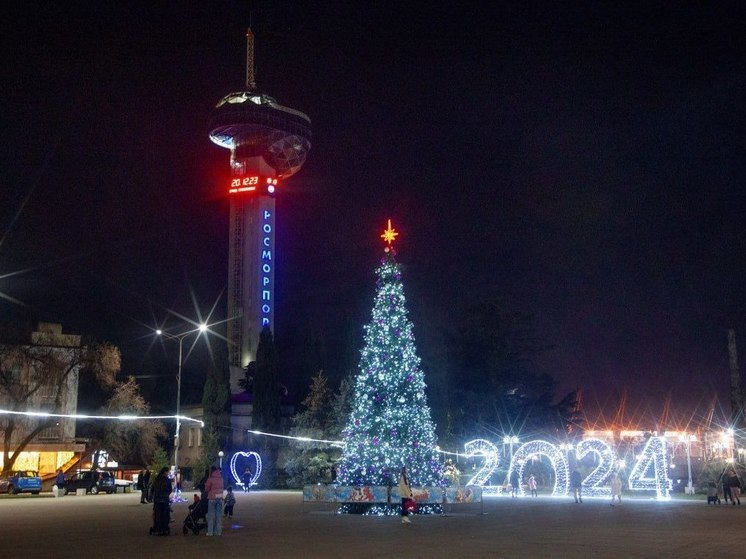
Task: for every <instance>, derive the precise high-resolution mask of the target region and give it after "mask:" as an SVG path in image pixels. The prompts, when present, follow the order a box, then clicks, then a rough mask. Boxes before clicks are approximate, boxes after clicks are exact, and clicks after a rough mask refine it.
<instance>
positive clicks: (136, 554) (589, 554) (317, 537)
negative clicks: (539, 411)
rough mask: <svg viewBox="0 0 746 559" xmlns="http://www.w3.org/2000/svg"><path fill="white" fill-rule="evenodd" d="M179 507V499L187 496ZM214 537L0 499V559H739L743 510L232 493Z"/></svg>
mask: <svg viewBox="0 0 746 559" xmlns="http://www.w3.org/2000/svg"><path fill="white" fill-rule="evenodd" d="M187 496H188V497H191V495H190V494H187ZM236 497H237V503H236V508H235V514H234V518H233V521H232V522H230V523H228V521H225V523H224V528H223V536H221V537H220V538H216V537H213V538H208V537H206V536H205V532H204V531H202V532H201V534H200V535H199V536H194V535H192V534H191V533H190V534H189V535H187V536H184V535H182V530H181V528H182V523H183V520H184V518H185V517H186V514H187V505H188V503H179V504H176V505H174V514H173V516H172V519H173V523H172V524H171V527H172V530H171V531H172V535H171V536H169V537H155V536H149V535H148V528H149V527H150V525H151V514H152V508H151V506H149V505H141V504H140V502H139V494H137V493H134V494H117V495H97V496H90V495H89V496H85V497H78V496H72V495H68V496H67V497H63V498H61V499H54V498H51V497H34V496H31V495H23V496H19V497H15V498H11V497H5V496H2V497H0V518H2V526H3V532H2V550H3V557H8V558H11V557H12V558H16V557H17V558H35V557H39V558H42V557H43V558H45V559H48V558H50V557H53V558H57V557H62V558H66V557H70V558H72V557H75V558H76V559H79V558H80V557H86V558H99V557H101V558H107V559H115V558H120V557H121V558H125V557H127V558H135V559H138V558H148V559H150V558H161V557H163V558H166V557H173V558H179V559H191V558H194V559H197V558H199V559H205V558H206V557H220V558H221V559H229V558H231V557H234V556H235V557H253V558H275V557H277V558H285V557H288V558H290V557H294V558H296V557H297V558H316V557H340V558H342V557H344V558H356V557H360V558H369V557H401V558H416V559H419V558H422V559H427V558H433V557H435V558H441V557H442V558H446V557H447V558H450V559H453V558H469V557H473V558H481V557H520V558H532V557H541V558H547V557H552V558H554V557H558V558H563V557H578V558H583V559H601V558H615V559H616V558H619V557H634V558H637V557H672V558H677V559H684V558H697V559H702V558H709V557H712V558H717V559H722V558H729V557H734V558H735V557H739V558H740V557H744V554H746V531H745V529H746V505H744V506H741V507H738V506H735V507H734V506H731V505H720V506H716V505H709V506H708V505H707V504H706V499H705V497H704V496H701V497H697V498H696V500H689V499H685V498H681V499H674V500H672V501H667V502H657V501H653V500H646V499H629V498H628V499H626V500H625V502H624V503H623V504H622V505H621V506H615V507H611V506H610V505H609V503H608V501H607V500H597V499H585V502H584V503H583V504H575V503H574V502H573V501H572V499H569V498H568V499H552V498H548V497H538V498H530V497H523V498H520V499H510V498H506V497H491V498H490V497H488V498H486V499H485V502H484V507H483V508H484V513H485V514H480V513H481V507H480V506H479V504H475V505H465V506H464V507H463V508H461V507H460V506H453V508H452V510H451V511H447V515H446V516H441V517H432V516H431V517H424V516H422V517H420V516H416V517H414V518H413V522H412V524H402V523H401V522H400V521H399V518H398V517H361V516H352V515H349V516H348V515H336V514H334V513H333V509H332V508H331V505H321V504H304V503H303V502H302V498H301V494H300V493H299V492H291V491H261V492H253V493H250V494H243V493H238V494H237V495H236Z"/></svg>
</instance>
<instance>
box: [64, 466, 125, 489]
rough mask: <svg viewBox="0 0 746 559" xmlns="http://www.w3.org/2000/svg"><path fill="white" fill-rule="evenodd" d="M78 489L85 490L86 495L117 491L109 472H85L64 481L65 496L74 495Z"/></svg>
mask: <svg viewBox="0 0 746 559" xmlns="http://www.w3.org/2000/svg"><path fill="white" fill-rule="evenodd" d="M78 489H85V492H86V493H91V494H92V495H97V494H98V493H102V492H106V493H108V494H111V493H114V492H115V491H116V490H117V486H116V484H115V481H114V476H113V475H112V473H111V472H100V471H93V470H86V471H83V472H77V473H75V474H74V475H73V476H72V477H69V478H68V479H67V480H65V495H67V494H68V493H74V492H75V491H76V490H78Z"/></svg>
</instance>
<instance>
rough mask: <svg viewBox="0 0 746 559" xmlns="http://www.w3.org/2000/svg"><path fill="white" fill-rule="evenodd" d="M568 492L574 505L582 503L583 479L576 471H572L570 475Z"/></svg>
mask: <svg viewBox="0 0 746 559" xmlns="http://www.w3.org/2000/svg"><path fill="white" fill-rule="evenodd" d="M570 491H572V496H573V497H575V502H576V503H582V502H583V478H582V477H581V476H580V472H579V471H578V470H573V471H572V473H571V474H570Z"/></svg>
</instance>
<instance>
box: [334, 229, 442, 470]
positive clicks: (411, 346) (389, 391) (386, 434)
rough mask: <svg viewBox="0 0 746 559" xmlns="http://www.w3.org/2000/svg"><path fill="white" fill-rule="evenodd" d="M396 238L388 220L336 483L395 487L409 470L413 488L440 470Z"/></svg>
mask: <svg viewBox="0 0 746 559" xmlns="http://www.w3.org/2000/svg"><path fill="white" fill-rule="evenodd" d="M397 235H398V233H397V232H396V231H395V230H394V229H393V228H392V227H391V221H390V220H389V222H388V228H387V229H386V231H385V232H384V234H383V235H381V237H382V238H383V240H384V241H385V242H386V243H388V246H387V247H386V253H385V255H384V257H383V259H382V260H381V264H380V266H379V267H378V268H377V269H376V275H377V278H378V279H377V282H376V295H375V300H374V303H373V312H372V318H371V320H370V322H369V323H368V324H367V325H366V326H365V336H364V347H363V350H362V352H361V357H360V365H359V368H358V373H357V376H356V378H355V387H354V394H353V403H352V411H351V413H350V417H349V420H348V423H347V426H346V427H345V430H344V432H343V435H344V439H345V442H346V445H345V451H344V454H343V456H342V461H341V464H340V468H339V480H340V482H341V483H343V484H347V485H388V484H390V483H393V484H396V483H397V482H398V479H399V471H400V470H401V468H402V466H406V467H407V470H408V471H409V476H410V482H411V483H412V484H413V485H436V484H438V483H440V481H441V478H442V467H441V464H440V462H439V460H438V453H437V451H436V444H437V441H436V438H435V424H434V423H433V421H432V419H431V416H430V407H429V406H428V403H427V397H426V395H425V388H426V385H425V376H424V373H423V372H422V370H421V369H420V359H419V357H417V353H416V348H415V341H414V335H413V332H412V322H411V321H410V320H409V318H408V317H407V309H406V301H405V298H404V289H403V285H402V281H401V270H400V268H399V264H398V263H397V262H396V252H395V251H394V250H393V249H392V248H390V245H391V243H392V242H393V241H394V239H395V238H396V236H397Z"/></svg>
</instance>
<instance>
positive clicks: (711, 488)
mask: <svg viewBox="0 0 746 559" xmlns="http://www.w3.org/2000/svg"><path fill="white" fill-rule="evenodd" d="M707 504H708V505H709V504H713V505H719V504H720V496H719V495H718V486H717V485H715V484H714V483H713V482H710V483H709V484H708V485H707Z"/></svg>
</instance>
